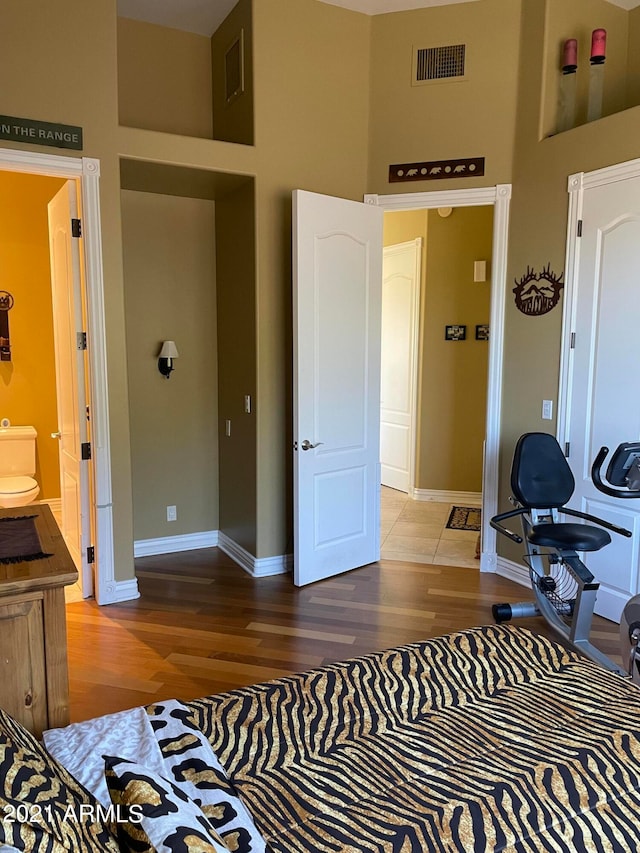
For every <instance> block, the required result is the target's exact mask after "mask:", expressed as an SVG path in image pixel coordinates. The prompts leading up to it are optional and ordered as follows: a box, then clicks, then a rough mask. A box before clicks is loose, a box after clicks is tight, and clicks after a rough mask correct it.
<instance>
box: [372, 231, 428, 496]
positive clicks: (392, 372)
mask: <svg viewBox="0 0 640 853" xmlns="http://www.w3.org/2000/svg"><path fill="white" fill-rule="evenodd" d="M421 242H422V241H421V240H420V238H419V237H418V238H416V239H415V240H410V241H409V242H407V243H396V244H395V245H393V246H386V247H385V248H384V251H383V261H382V351H381V379H380V476H381V481H382V485H383V486H390V487H391V488H392V489H398V490H399V491H401V492H408V491H409V490H410V489H412V488H413V467H414V464H415V461H414V460H415V442H416V433H415V429H416V383H417V373H418V364H417V353H418V329H419V325H418V324H419V312H420V247H421Z"/></svg>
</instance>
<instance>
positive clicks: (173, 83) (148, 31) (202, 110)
mask: <svg viewBox="0 0 640 853" xmlns="http://www.w3.org/2000/svg"><path fill="white" fill-rule="evenodd" d="M211 98H212V95H211V44H210V40H209V39H208V38H206V37H205V36H200V35H195V34H194V33H185V32H181V31H180V30H174V29H170V28H169V27H160V26H157V25H156V24H148V23H145V22H142V21H133V20H130V19H128V18H118V109H119V118H120V124H124V125H127V126H129V127H140V128H145V129H147V130H159V131H163V132H165V133H177V134H182V135H184V136H200V137H205V138H209V139H210V138H211V133H212V100H211Z"/></svg>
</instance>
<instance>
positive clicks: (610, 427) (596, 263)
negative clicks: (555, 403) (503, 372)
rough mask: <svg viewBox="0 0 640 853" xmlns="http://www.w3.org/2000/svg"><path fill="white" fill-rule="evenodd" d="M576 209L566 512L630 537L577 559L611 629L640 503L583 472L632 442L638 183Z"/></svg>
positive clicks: (638, 357) (636, 413)
mask: <svg viewBox="0 0 640 853" xmlns="http://www.w3.org/2000/svg"><path fill="white" fill-rule="evenodd" d="M583 202H584V206H583V212H582V223H583V224H582V237H580V238H578V239H577V249H576V251H577V255H578V258H577V260H578V263H579V271H578V275H577V279H576V292H575V296H574V305H575V308H574V323H573V331H574V333H575V347H574V349H573V350H572V353H573V359H572V361H573V363H572V365H571V370H570V378H569V399H570V403H569V408H568V412H567V414H568V419H567V435H566V438H567V439H568V440H569V442H570V445H569V451H570V453H569V463H570V465H571V468H572V470H573V473H574V476H575V479H576V492H575V494H574V497H573V500H572V501H571V505H572V506H573V507H574V508H576V509H583V510H584V511H586V512H589V513H592V514H593V515H598V516H601V517H602V518H605V519H606V520H608V521H611V522H613V523H614V524H617V525H620V526H622V527H626V528H628V529H630V530H632V531H633V534H634V535H633V538H631V539H627V538H624V537H622V536H618V535H616V534H615V533H612V534H611V539H612V544H611V545H609V546H607V547H606V548H604V549H603V550H601V551H599V552H596V553H591V554H586V555H585V562H586V564H587V565H588V566H589V568H590V569H591V571H592V572H593V573H594V574H595V575H596V577H597V579H598V580H599V581H600V584H601V586H600V590H599V592H598V600H597V605H596V613H599V614H600V615H601V616H604V617H606V618H608V619H611V620H613V621H615V622H618V621H620V614H621V612H622V609H623V607H624V605H625V603H626V602H627V600H628V599H629V597H630V596H632V595H634V594H635V593H637V592H638V566H639V562H638V553H639V545H640V501H632V500H626V501H622V500H616V499H615V498H610V497H608V496H606V495H604V494H602V493H601V492H599V491H597V490H596V489H595V488H594V486H593V484H592V482H591V477H590V470H591V464H592V461H593V459H594V457H595V456H596V454H597V452H598V450H599V449H600V447H601V446H602V445H606V446H607V447H609V448H611V450H614V449H615V448H616V447H617V446H618V444H619V443H620V442H622V441H638V440H639V439H640V371H639V370H638V365H640V335H638V332H637V324H636V319H635V315H636V311H637V306H638V305H639V304H640V301H639V300H640V296H639V291H638V282H639V271H640V177H636V178H633V179H631V180H626V181H620V180H618V181H616V182H614V183H607V184H604V185H601V186H593V187H590V188H589V187H587V188H586V189H585V190H584V196H583ZM609 458H610V457H609ZM605 470H606V467H605ZM568 520H571V519H568Z"/></svg>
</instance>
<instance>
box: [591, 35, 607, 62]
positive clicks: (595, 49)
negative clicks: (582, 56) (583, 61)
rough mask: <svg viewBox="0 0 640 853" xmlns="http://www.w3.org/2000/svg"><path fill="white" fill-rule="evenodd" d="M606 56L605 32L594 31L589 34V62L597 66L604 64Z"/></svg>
mask: <svg viewBox="0 0 640 853" xmlns="http://www.w3.org/2000/svg"><path fill="white" fill-rule="evenodd" d="M606 55H607V31H606V30H603V29H598V30H594V31H593V32H592V33H591V62H592V63H593V64H594V65H598V64H600V63H602V62H604V60H605V57H606Z"/></svg>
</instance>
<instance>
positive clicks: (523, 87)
mask: <svg viewBox="0 0 640 853" xmlns="http://www.w3.org/2000/svg"><path fill="white" fill-rule="evenodd" d="M569 2H571V3H572V4H573V7H574V8H575V9H576V10H578V11H579V10H580V9H581V8H582V6H581V4H582V0H566V3H567V4H568V3H569ZM544 23H545V8H544V4H543V3H541V2H540V0H525V2H524V28H525V30H526V32H527V33H528V38H527V39H525V40H523V57H522V69H523V73H522V75H521V79H520V99H521V101H522V103H526V104H527V105H528V109H527V110H526V111H525V110H523V111H521V112H520V120H519V124H518V134H517V137H516V162H515V175H514V186H513V198H512V205H511V221H510V241H509V259H508V270H507V282H508V291H507V305H506V315H505V349H504V374H503V376H504V378H503V395H504V396H503V422H502V428H501V448H502V452H501V468H502V479H501V490H500V500H501V507H502V508H503V509H507V508H508V504H507V503H506V501H507V497H508V495H509V482H508V474H509V468H510V465H511V457H512V453H513V447H514V444H515V441H516V439H517V437H518V436H519V435H520V434H521V433H523V432H526V431H530V430H541V431H544V432H554V430H555V421H543V420H542V419H541V406H542V400H543V399H552V400H554V401H555V403H556V404H557V395H558V369H559V359H560V343H561V341H560V334H561V324H562V302H561V303H560V304H559V305H558V306H556V308H554V309H553V310H552V311H551V312H550V313H548V314H546V315H544V316H542V317H527V316H525V315H524V314H521V313H520V312H519V311H518V310H517V309H516V307H515V304H514V301H513V294H512V292H511V290H512V288H513V286H514V282H515V280H516V279H517V278H519V277H520V276H521V275H523V273H524V272H525V270H526V267H527V265H529V266H532V267H534V268H535V269H537V270H539V269H541V267H543V266H545V265H546V264H547V263H550V264H551V267H552V269H553V270H555V271H556V272H557V273H563V272H564V260H565V244H566V227H567V212H568V195H567V177H568V176H569V175H571V174H574V173H576V172H580V171H590V170H592V169H597V168H601V167H603V166H606V165H610V164H614V163H619V162H623V161H625V160H629V159H633V158H635V157H638V155H639V154H640V146H639V143H638V140H639V139H640V108H638V107H634V108H633V109H629V110H626V111H624V112H619V113H617V114H615V115H611V116H608V117H606V118H603V119H601V120H600V121H596V122H592V123H591V124H585V125H582V126H581V127H577V128H574V129H573V130H571V131H568V132H565V133H562V134H558V135H556V136H554V137H552V138H549V139H543V140H540V139H539V135H538V129H539V121H538V119H539V115H540V107H541V101H542V98H541V91H542V79H541V74H542V71H541V67H542V61H541V60H542V54H543V45H544V35H545V34H544ZM555 410H557V405H556V406H554V411H555ZM498 544H499V547H500V549H501V550H503V553H508V554H510V555H511V556H512V557H513V559H519V553H520V552H519V551H518V550H517V549H516V548H515V547H514V548H511V547H510V544H509V543H507V542H506V540H504V541H503V540H502V539H501V540H500V541H499V543H498Z"/></svg>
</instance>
